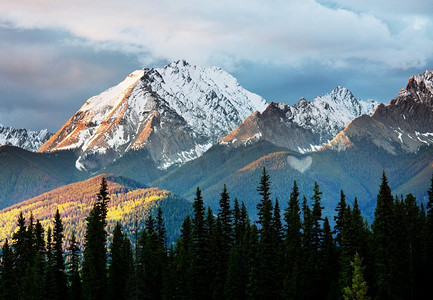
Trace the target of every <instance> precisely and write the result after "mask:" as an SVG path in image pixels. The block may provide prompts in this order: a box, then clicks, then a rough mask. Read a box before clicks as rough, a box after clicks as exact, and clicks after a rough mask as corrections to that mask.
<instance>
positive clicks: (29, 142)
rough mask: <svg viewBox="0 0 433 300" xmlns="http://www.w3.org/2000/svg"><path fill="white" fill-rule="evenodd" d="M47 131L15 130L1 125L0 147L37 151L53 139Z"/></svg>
mask: <svg viewBox="0 0 433 300" xmlns="http://www.w3.org/2000/svg"><path fill="white" fill-rule="evenodd" d="M51 135H52V134H51V133H50V132H48V130H47V129H43V130H40V131H31V130H27V129H15V128H12V127H4V126H3V125H0V145H1V146H3V145H10V146H15V147H20V148H22V149H25V150H28V151H37V150H38V149H39V147H41V145H42V144H43V143H45V142H46V141H48V139H49V138H50V137H51Z"/></svg>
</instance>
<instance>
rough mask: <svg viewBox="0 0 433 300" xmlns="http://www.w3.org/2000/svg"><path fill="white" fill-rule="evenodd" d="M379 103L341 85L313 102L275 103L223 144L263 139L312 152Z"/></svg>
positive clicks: (230, 135)
mask: <svg viewBox="0 0 433 300" xmlns="http://www.w3.org/2000/svg"><path fill="white" fill-rule="evenodd" d="M378 104H379V103H378V102H376V101H373V100H368V101H362V100H358V99H356V98H355V96H354V95H353V94H352V93H351V92H350V91H349V90H348V89H347V88H344V87H340V86H337V87H336V88H334V89H333V90H332V91H331V92H330V93H328V94H326V95H324V96H321V97H316V98H315V99H314V100H313V101H311V102H309V101H308V100H306V99H305V98H301V99H300V100H299V102H298V103H296V104H295V105H293V106H290V105H288V104H285V103H271V104H270V105H269V106H268V107H267V108H266V110H265V111H264V112H263V113H262V114H255V115H252V116H250V117H249V118H248V119H247V120H245V121H244V123H243V124H242V125H240V127H239V128H237V129H236V130H235V131H234V132H232V133H231V134H229V135H228V136H226V137H225V138H224V139H223V140H222V141H221V143H223V144H230V145H239V144H243V143H250V142H252V141H254V140H259V139H261V140H267V141H270V142H272V143H274V144H276V145H279V146H283V147H287V148H289V149H292V150H295V151H299V152H306V151H312V150H316V149H318V148H320V146H321V145H323V144H324V143H326V142H328V141H329V140H331V139H332V138H334V137H335V136H336V135H337V134H338V133H339V132H340V131H341V130H342V129H344V127H345V126H346V125H347V124H348V123H349V122H350V121H351V120H353V119H354V118H356V117H358V116H360V115H363V114H368V115H371V114H372V113H373V112H374V110H375V108H376V107H377V105H378ZM241 127H242V128H241Z"/></svg>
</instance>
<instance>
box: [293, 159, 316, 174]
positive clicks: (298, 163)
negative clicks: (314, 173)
mask: <svg viewBox="0 0 433 300" xmlns="http://www.w3.org/2000/svg"><path fill="white" fill-rule="evenodd" d="M287 162H288V163H289V165H290V166H291V167H292V168H293V169H295V170H298V171H299V172H301V173H304V172H305V171H307V170H308V169H309V168H310V167H311V164H312V163H313V158H312V157H311V156H306V157H303V158H301V159H298V158H297V157H295V156H291V155H289V156H287Z"/></svg>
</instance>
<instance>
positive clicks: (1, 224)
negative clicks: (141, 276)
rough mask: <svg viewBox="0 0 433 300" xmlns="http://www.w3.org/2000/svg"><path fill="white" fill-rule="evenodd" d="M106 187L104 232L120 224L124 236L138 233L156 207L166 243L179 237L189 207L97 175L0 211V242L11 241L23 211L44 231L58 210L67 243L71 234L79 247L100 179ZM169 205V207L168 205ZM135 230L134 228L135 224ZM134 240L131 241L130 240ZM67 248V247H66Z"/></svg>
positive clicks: (171, 196)
mask: <svg viewBox="0 0 433 300" xmlns="http://www.w3.org/2000/svg"><path fill="white" fill-rule="evenodd" d="M103 176H105V177H106V179H107V183H108V191H109V196H110V198H111V200H110V201H109V203H108V214H107V222H108V226H107V230H108V232H109V233H111V232H112V229H113V228H114V226H115V224H116V222H117V221H119V222H120V223H121V225H122V227H123V228H124V231H125V232H126V233H135V230H138V232H141V231H142V230H143V228H144V220H145V218H146V217H147V216H148V215H149V214H152V215H153V214H154V213H156V210H157V208H158V207H159V206H161V208H162V209H163V212H164V219H165V223H166V227H167V234H168V238H169V240H173V239H174V238H175V237H176V236H177V235H178V232H177V231H178V229H177V228H180V224H181V222H182V220H183V218H184V217H185V216H186V214H188V213H189V211H190V207H191V205H190V204H189V202H187V201H186V200H183V199H180V198H178V197H177V196H175V195H174V194H173V193H171V192H169V191H167V190H160V189H158V188H139V189H135V190H133V189H132V188H129V187H128V186H125V185H121V184H119V183H116V182H115V181H114V179H115V177H114V176H112V175H99V176H96V177H93V178H90V179H88V180H85V181H81V182H77V183H72V184H68V185H65V186H62V187H60V188H57V189H54V190H52V191H50V192H47V193H44V194H42V195H39V196H37V197H34V198H31V199H29V200H27V201H23V202H20V203H18V204H16V205H13V206H11V207H8V208H5V209H3V210H2V211H0V240H4V239H5V238H8V239H10V237H11V235H12V233H13V232H14V231H15V230H16V228H17V226H16V225H17V224H16V222H17V219H18V215H19V213H20V212H21V211H22V212H23V214H24V216H25V217H26V220H28V219H29V217H30V214H31V213H33V217H34V219H35V220H36V219H39V220H40V221H41V224H42V226H43V227H44V229H45V230H46V229H47V228H48V226H52V223H53V219H54V215H55V213H56V209H57V208H58V209H59V212H60V215H61V217H62V221H63V224H64V234H65V237H66V241H67V240H68V239H69V238H70V237H71V235H72V232H73V231H74V232H75V234H76V236H77V240H78V242H79V243H80V244H81V245H82V242H83V240H84V234H85V230H86V220H85V218H86V217H87V216H88V214H89V212H90V210H91V209H92V207H93V204H94V203H95V201H96V199H97V194H98V192H99V188H100V182H101V179H102V177H103ZM167 204H168V205H167ZM136 218H137V220H138V228H137V229H136V228H135V220H136ZM132 239H133V237H132ZM66 245H67V243H66Z"/></svg>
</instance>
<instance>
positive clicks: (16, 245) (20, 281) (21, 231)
mask: <svg viewBox="0 0 433 300" xmlns="http://www.w3.org/2000/svg"><path fill="white" fill-rule="evenodd" d="M17 227H18V230H16V232H15V233H14V234H13V235H12V241H13V243H12V247H13V249H14V252H13V253H14V259H13V261H14V278H15V279H16V281H17V294H18V297H25V294H26V293H27V290H26V288H27V287H26V286H25V283H28V282H29V278H26V273H27V272H26V271H27V269H28V268H30V266H31V263H32V260H31V254H32V251H31V250H32V245H31V241H30V239H29V235H28V232H27V227H26V219H25V218H24V215H23V213H22V212H20V214H19V216H18V221H17Z"/></svg>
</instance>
